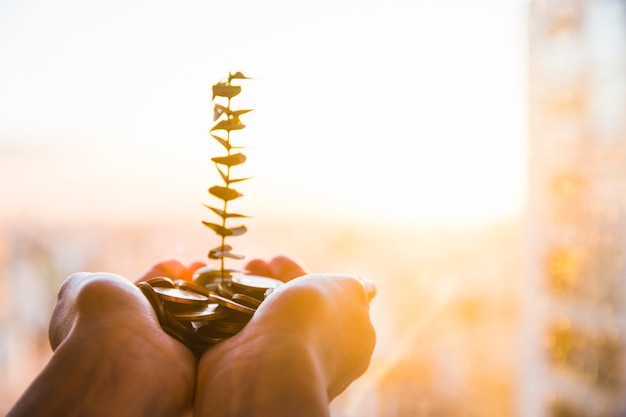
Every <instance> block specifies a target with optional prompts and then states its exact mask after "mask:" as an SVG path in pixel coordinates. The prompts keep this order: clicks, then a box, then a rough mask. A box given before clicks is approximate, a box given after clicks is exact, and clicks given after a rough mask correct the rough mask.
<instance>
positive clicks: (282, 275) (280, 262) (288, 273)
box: [268, 256, 307, 282]
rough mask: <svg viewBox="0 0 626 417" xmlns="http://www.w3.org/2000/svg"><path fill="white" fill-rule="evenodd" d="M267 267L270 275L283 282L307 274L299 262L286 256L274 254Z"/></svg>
mask: <svg viewBox="0 0 626 417" xmlns="http://www.w3.org/2000/svg"><path fill="white" fill-rule="evenodd" d="M268 267H269V270H270V272H271V273H272V275H271V276H272V277H274V278H276V279H279V280H281V281H285V282H287V281H291V280H292V279H294V278H297V277H300V276H302V275H306V274H307V271H306V269H305V268H304V267H303V266H302V265H301V264H299V263H298V262H296V261H294V260H293V259H291V258H288V257H286V256H276V257H275V258H273V259H272V260H271V261H270V262H269V265H268Z"/></svg>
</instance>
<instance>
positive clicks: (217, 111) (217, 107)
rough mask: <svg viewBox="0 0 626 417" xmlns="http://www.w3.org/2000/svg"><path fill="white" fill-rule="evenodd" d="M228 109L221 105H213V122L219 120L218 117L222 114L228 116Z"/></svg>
mask: <svg viewBox="0 0 626 417" xmlns="http://www.w3.org/2000/svg"><path fill="white" fill-rule="evenodd" d="M228 111H229V110H228V107H224V106H222V105H221V104H217V103H216V104H215V107H213V121H216V120H217V119H219V118H220V116H221V115H222V114H224V113H226V114H228V113H227V112H228Z"/></svg>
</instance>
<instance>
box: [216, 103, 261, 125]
mask: <svg viewBox="0 0 626 417" xmlns="http://www.w3.org/2000/svg"><path fill="white" fill-rule="evenodd" d="M251 111H252V109H245V110H231V109H230V108H228V107H226V106H222V105H221V104H217V103H216V104H215V107H214V108H213V121H216V120H217V119H219V118H220V116H221V115H222V114H225V115H226V116H228V117H237V118H238V117H239V116H241V115H242V114H246V113H249V112H251Z"/></svg>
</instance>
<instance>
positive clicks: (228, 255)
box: [209, 251, 245, 259]
mask: <svg viewBox="0 0 626 417" xmlns="http://www.w3.org/2000/svg"><path fill="white" fill-rule="evenodd" d="M222 258H231V259H244V258H245V256H243V255H237V254H235V253H232V252H218V251H209V259H222Z"/></svg>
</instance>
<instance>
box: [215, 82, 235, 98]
mask: <svg viewBox="0 0 626 417" xmlns="http://www.w3.org/2000/svg"><path fill="white" fill-rule="evenodd" d="M239 93H241V87H240V86H238V85H230V84H228V83H221V82H220V83H217V84H214V85H213V99H215V97H216V96H218V97H226V98H233V97H235V96H236V95H237V94H239Z"/></svg>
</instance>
